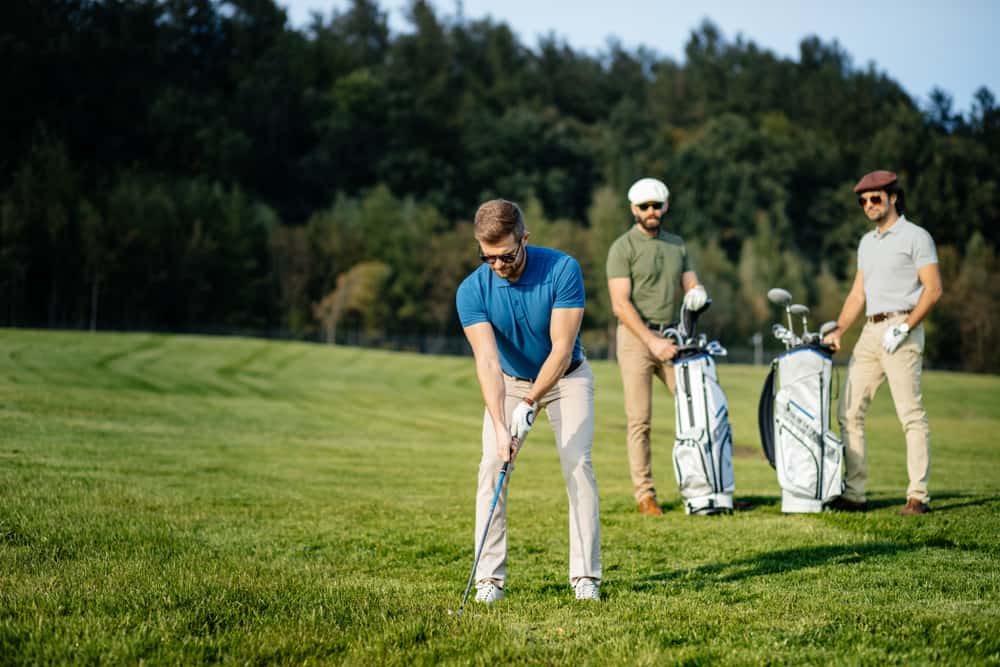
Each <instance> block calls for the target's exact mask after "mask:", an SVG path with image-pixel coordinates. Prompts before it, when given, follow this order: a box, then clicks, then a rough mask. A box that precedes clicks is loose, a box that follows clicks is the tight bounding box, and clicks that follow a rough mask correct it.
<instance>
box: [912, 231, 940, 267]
mask: <svg viewBox="0 0 1000 667" xmlns="http://www.w3.org/2000/svg"><path fill="white" fill-rule="evenodd" d="M937 263H938V257H937V248H936V247H935V245H934V239H932V238H931V235H930V234H929V233H928V232H927V230H926V229H921V230H920V233H919V234H915V235H914V239H913V264H914V266H916V267H917V268H918V269H922V268H923V267H925V266H927V265H928V264H937Z"/></svg>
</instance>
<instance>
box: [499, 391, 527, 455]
mask: <svg viewBox="0 0 1000 667" xmlns="http://www.w3.org/2000/svg"><path fill="white" fill-rule="evenodd" d="M535 408H536V405H535V402H534V401H532V400H531V399H529V398H526V399H524V400H523V401H521V402H520V403H518V404H517V407H516V408H514V412H513V413H512V414H511V416H510V432H509V434H508V433H507V432H505V431H500V430H498V431H497V455H498V456H499V457H500V460H501V461H504V462H506V461H513V460H514V459H515V458H516V457H517V454H518V452H520V451H521V447H522V446H523V444H524V439H525V438H526V437H527V436H528V433H529V432H530V431H531V427H532V426H534V425H535ZM504 436H507V437H504Z"/></svg>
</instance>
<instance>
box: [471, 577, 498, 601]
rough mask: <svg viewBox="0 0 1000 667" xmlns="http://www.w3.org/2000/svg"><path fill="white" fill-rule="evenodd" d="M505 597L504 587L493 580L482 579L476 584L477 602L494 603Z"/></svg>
mask: <svg viewBox="0 0 1000 667" xmlns="http://www.w3.org/2000/svg"><path fill="white" fill-rule="evenodd" d="M501 598H503V589H502V588H500V587H499V586H497V585H496V584H495V583H493V582H492V581H481V582H479V583H477V584H476V602H482V603H483V604H493V603H494V602H496V601H497V600H499V599H501Z"/></svg>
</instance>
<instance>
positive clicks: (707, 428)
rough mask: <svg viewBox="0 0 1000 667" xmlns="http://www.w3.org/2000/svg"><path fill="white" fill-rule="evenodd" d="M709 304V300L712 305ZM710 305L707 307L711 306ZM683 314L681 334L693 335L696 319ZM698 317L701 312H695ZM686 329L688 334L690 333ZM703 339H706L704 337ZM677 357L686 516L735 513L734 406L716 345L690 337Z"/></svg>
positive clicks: (676, 455)
mask: <svg viewBox="0 0 1000 667" xmlns="http://www.w3.org/2000/svg"><path fill="white" fill-rule="evenodd" d="M709 303H710V302H709ZM706 307H707V304H706ZM685 315H687V313H686V311H683V310H682V313H681V320H682V323H683V328H682V332H683V333H682V335H681V336H680V337H679V338H681V339H684V338H686V337H687V333H686V332H691V331H693V328H694V318H690V319H689V318H688V317H685ZM694 316H695V317H696V316H697V313H695V314H694ZM685 330H686V331H685ZM703 338H704V337H702V339H703ZM686 343H687V344H686V345H683V346H682V347H681V348H680V349H679V350H678V352H677V356H676V357H675V358H674V378H675V379H676V381H677V383H676V384H677V386H676V392H675V394H674V415H675V420H674V425H675V433H676V439H675V440H674V452H673V459H674V475H675V477H676V478H677V486H678V487H679V488H680V492H681V498H683V500H684V512H685V513H687V514H716V513H719V512H730V511H732V509H733V491H734V490H735V488H736V484H735V480H734V476H733V435H732V431H731V429H730V427H729V406H728V403H727V402H726V395H725V394H724V393H723V391H722V387H720V386H719V378H718V375H717V374H716V371H715V360H714V359H713V356H714V355H719V356H724V355H725V354H726V352H725V349H724V348H722V347H721V346H720V345H719V344H718V343H717V342H714V341H713V342H712V343H709V344H706V343H705V342H704V340H701V342H700V343H694V341H693V339H688V340H687V341H686Z"/></svg>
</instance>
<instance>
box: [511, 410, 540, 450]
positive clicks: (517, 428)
mask: <svg viewBox="0 0 1000 667" xmlns="http://www.w3.org/2000/svg"><path fill="white" fill-rule="evenodd" d="M534 425H535V404H534V403H531V404H529V403H528V402H527V401H521V402H520V403H518V404H517V407H516V408H514V414H512V415H511V417H510V436H511V437H512V438H517V443H518V446H521V445H523V444H524V438H525V436H527V435H528V432H529V431H531V427H532V426H534Z"/></svg>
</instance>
